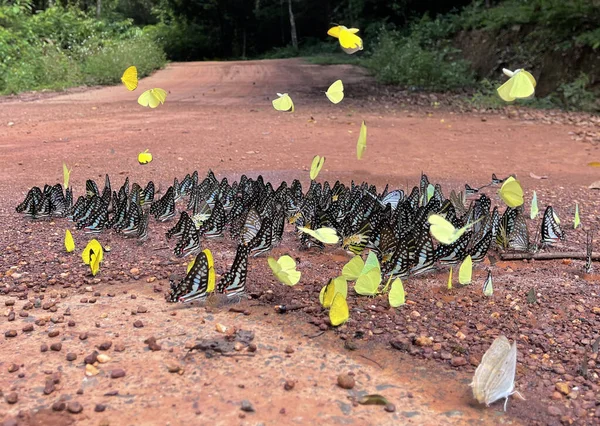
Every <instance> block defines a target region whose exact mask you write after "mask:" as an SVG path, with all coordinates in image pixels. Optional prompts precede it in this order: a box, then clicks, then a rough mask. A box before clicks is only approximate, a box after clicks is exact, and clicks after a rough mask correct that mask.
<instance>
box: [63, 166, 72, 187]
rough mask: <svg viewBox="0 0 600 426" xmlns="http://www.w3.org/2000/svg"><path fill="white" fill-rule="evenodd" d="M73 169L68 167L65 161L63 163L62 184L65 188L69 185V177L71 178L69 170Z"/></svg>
mask: <svg viewBox="0 0 600 426" xmlns="http://www.w3.org/2000/svg"><path fill="white" fill-rule="evenodd" d="M72 171H73V169H72V168H71V169H69V168H68V167H67V165H66V164H65V163H63V186H64V187H65V189H67V188H68V187H69V179H70V178H71V172H72Z"/></svg>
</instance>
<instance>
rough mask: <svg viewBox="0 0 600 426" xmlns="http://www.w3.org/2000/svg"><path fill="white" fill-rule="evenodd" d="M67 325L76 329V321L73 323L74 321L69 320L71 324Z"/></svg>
mask: <svg viewBox="0 0 600 426" xmlns="http://www.w3.org/2000/svg"><path fill="white" fill-rule="evenodd" d="M67 325H68V326H69V327H75V321H73V320H69V322H68V323H67Z"/></svg>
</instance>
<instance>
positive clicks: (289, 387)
mask: <svg viewBox="0 0 600 426" xmlns="http://www.w3.org/2000/svg"><path fill="white" fill-rule="evenodd" d="M294 386H296V382H295V381H294V380H286V381H285V384H284V385H283V388H284V389H285V390H286V391H291V390H292V389H294Z"/></svg>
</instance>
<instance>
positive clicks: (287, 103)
mask: <svg viewBox="0 0 600 426" xmlns="http://www.w3.org/2000/svg"><path fill="white" fill-rule="evenodd" d="M277 96H278V98H277V99H273V102H272V103H273V108H275V109H276V110H277V111H283V112H288V111H289V112H294V102H293V101H292V98H290V95H288V94H287V93H277Z"/></svg>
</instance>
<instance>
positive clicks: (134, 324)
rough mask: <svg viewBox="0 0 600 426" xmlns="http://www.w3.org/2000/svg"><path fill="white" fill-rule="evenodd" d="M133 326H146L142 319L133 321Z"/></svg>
mask: <svg viewBox="0 0 600 426" xmlns="http://www.w3.org/2000/svg"><path fill="white" fill-rule="evenodd" d="M133 326H134V327H135V328H142V327H144V323H143V322H142V320H137V321H135V322H134V323H133Z"/></svg>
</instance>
